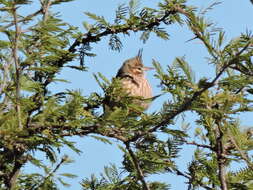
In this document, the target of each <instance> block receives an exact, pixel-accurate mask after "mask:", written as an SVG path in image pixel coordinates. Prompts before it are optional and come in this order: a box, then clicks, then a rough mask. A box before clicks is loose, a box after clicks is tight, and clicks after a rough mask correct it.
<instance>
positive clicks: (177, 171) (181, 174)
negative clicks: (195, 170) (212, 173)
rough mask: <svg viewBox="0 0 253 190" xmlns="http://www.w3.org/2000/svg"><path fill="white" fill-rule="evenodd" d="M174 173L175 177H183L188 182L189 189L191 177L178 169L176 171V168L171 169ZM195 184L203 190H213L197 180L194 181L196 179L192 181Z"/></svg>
mask: <svg viewBox="0 0 253 190" xmlns="http://www.w3.org/2000/svg"><path fill="white" fill-rule="evenodd" d="M173 170H174V171H175V174H176V175H179V176H183V177H185V178H187V179H188V180H189V182H188V183H189V188H188V189H190V187H191V184H190V183H191V182H192V181H193V178H192V176H190V175H186V174H185V173H184V172H181V171H180V170H179V169H177V168H174V169H173ZM194 180H195V181H196V182H197V183H198V185H199V186H201V187H203V188H204V189H206V190H212V189H213V188H210V187H208V186H207V185H205V184H203V183H202V182H201V181H199V180H196V179H194Z"/></svg>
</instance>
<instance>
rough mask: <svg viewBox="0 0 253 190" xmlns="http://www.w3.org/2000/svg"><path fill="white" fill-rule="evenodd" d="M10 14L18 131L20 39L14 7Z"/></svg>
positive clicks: (19, 124) (19, 117) (20, 122)
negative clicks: (11, 19)
mask: <svg viewBox="0 0 253 190" xmlns="http://www.w3.org/2000/svg"><path fill="white" fill-rule="evenodd" d="M12 14H13V19H14V21H13V22H14V25H15V36H14V41H13V47H12V54H13V59H14V64H15V74H16V81H15V82H16V103H15V106H16V111H17V118H18V127H19V128H20V129H22V128H23V126H22V118H21V108H20V90H21V88H20V72H21V70H20V65H19V57H18V48H19V47H18V43H19V37H20V28H19V26H18V18H17V17H18V16H17V8H16V7H15V6H14V7H13V8H12Z"/></svg>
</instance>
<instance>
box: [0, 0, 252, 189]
mask: <svg viewBox="0 0 253 190" xmlns="http://www.w3.org/2000/svg"><path fill="white" fill-rule="evenodd" d="M70 1H72V0H57V1H47V0H41V1H40V5H41V7H40V8H41V9H39V10H38V11H36V12H34V13H33V12H31V14H29V15H28V16H25V15H22V14H20V8H21V7H22V6H24V5H25V6H29V4H30V3H31V1H29V0H15V1H11V0H1V1H0V5H1V8H0V11H1V18H0V20H1V28H0V32H1V36H3V39H0V61H1V63H0V188H1V189H15V190H23V189H26V190H27V189H31V190H35V189H38V190H39V189H41V190H42V189H49V190H50V189H52V190H55V189H59V187H58V186H57V184H58V183H61V184H62V185H64V186H67V187H68V186H69V184H68V183H66V181H65V178H74V177H75V175H74V174H69V173H66V172H62V173H59V168H60V167H62V166H63V165H64V164H69V163H71V162H72V161H71V159H70V158H68V157H67V156H64V157H62V158H61V159H59V158H58V157H59V155H60V153H61V151H62V148H63V147H69V148H70V149H72V150H73V151H74V152H76V153H79V154H80V153H81V150H79V149H77V147H76V145H75V143H74V142H72V141H71V140H70V138H67V137H75V136H87V135H90V136H91V137H93V138H95V139H96V140H99V141H102V142H104V143H107V144H113V143H115V140H117V141H116V142H117V143H118V147H119V149H120V150H121V151H122V152H123V154H124V156H123V160H122V168H121V169H120V170H119V169H117V167H116V166H114V165H111V166H109V167H105V168H104V173H103V174H101V176H100V177H99V178H97V177H95V175H92V176H91V177H90V178H84V180H83V181H82V183H81V185H82V188H83V189H87V190H89V189H92V190H94V189H96V190H121V189H129V190H138V189H140V190H142V189H145V190H167V189H169V187H170V185H169V184H168V183H162V182H159V181H147V179H146V177H148V176H152V175H154V174H161V173H164V174H167V173H172V174H175V175H178V176H183V177H185V178H186V180H187V183H188V189H189V190H190V189H197V188H205V189H218V188H219V189H251V188H252V186H253V185H252V177H253V176H252V170H253V161H252V149H253V140H252V136H253V133H252V129H251V128H249V129H245V130H244V129H243V127H242V126H241V124H240V121H239V119H238V117H239V116H240V114H243V113H250V112H251V111H252V110H253V107H252V94H253V92H252V91H253V90H252V85H253V80H252V75H253V66H252V65H253V64H252V56H253V46H252V44H253V35H252V33H251V32H250V31H246V32H245V33H242V34H241V35H240V36H238V37H236V38H234V39H232V40H231V41H228V42H227V41H226V40H225V32H224V31H223V30H222V29H220V28H217V26H216V25H214V24H213V23H212V22H210V21H207V20H206V19H205V14H206V12H207V11H210V10H211V9H213V7H214V6H216V5H218V4H219V3H214V4H212V5H211V6H209V7H208V8H206V9H204V10H202V11H200V14H197V11H198V8H194V7H191V6H188V3H187V1H186V0H170V1H168V0H163V1H160V2H159V3H158V6H157V8H155V9H154V8H149V7H142V5H141V4H140V2H139V1H136V0H130V1H129V4H128V5H125V4H123V5H119V6H118V8H117V9H116V13H115V19H114V20H113V21H109V20H107V19H106V18H105V17H104V16H98V15H96V14H94V13H86V16H87V17H88V18H89V19H91V20H93V21H94V23H93V24H90V23H88V22H87V21H84V22H83V26H84V27H85V29H86V30H87V32H86V33H82V32H80V31H78V29H77V28H76V27H73V26H71V25H70V24H69V23H66V22H64V21H63V20H61V18H60V16H59V15H58V14H55V13H54V12H53V11H52V9H50V8H51V7H52V6H55V5H61V3H67V2H70ZM49 10H50V11H49ZM182 18H183V19H182ZM177 23H178V24H180V25H187V26H188V28H189V30H190V31H191V32H192V34H193V35H194V36H193V39H192V40H195V39H198V40H200V41H201V42H202V44H203V46H204V48H205V49H206V51H207V52H208V53H209V57H208V63H211V65H212V66H213V70H214V71H216V75H215V76H213V78H211V79H207V78H206V77H205V76H203V77H202V78H200V79H198V81H197V80H196V79H195V77H194V71H193V70H192V69H191V63H190V62H188V61H187V56H185V57H177V58H175V61H174V62H173V63H172V64H169V65H167V66H166V68H162V66H161V64H160V63H158V62H157V61H155V60H153V65H154V67H155V69H156V74H155V77H156V78H157V79H158V80H159V81H160V88H161V90H162V91H163V94H166V95H168V96H167V97H169V98H168V99H167V100H166V101H165V103H164V105H163V108H162V109H161V110H157V111H156V112H155V113H145V112H144V110H143V108H142V107H141V106H140V102H141V101H147V102H149V101H152V100H154V99H155V98H158V97H159V96H156V97H154V98H151V99H150V100H143V98H142V97H132V96H129V94H128V93H126V92H125V91H124V89H123V88H122V83H121V81H120V79H118V78H114V79H112V81H110V80H108V79H107V78H106V77H105V76H104V75H103V74H102V73H98V74H97V75H94V78H95V80H96V81H97V82H98V85H99V86H100V87H101V89H102V90H103V92H104V95H101V94H97V93H96V92H94V93H91V94H89V95H87V96H84V95H83V94H82V92H80V90H64V91H61V92H58V93H55V92H50V91H49V85H52V84H53V83H54V82H56V81H57V82H67V81H66V80H65V79H64V78H63V79H58V78H57V75H58V74H59V73H60V72H61V71H62V69H64V68H65V67H67V68H71V69H75V70H77V71H85V72H88V68H87V66H86V62H85V57H86V56H95V54H94V53H93V52H91V50H92V45H93V43H98V42H100V40H102V38H103V37H106V36H108V39H109V48H111V49H112V50H116V51H120V50H121V49H122V48H123V45H124V44H123V42H122V39H121V38H122V36H124V35H128V36H130V35H131V34H132V33H136V32H140V40H141V41H143V42H144V43H145V42H146V41H147V40H148V39H149V37H150V36H151V35H152V33H153V34H155V35H156V36H157V37H159V38H161V39H164V40H168V39H169V33H168V27H169V26H170V25H172V24H177ZM121 34H123V35H121ZM75 59H79V61H80V64H77V65H75V64H74V63H71V62H72V61H73V60H75ZM102 108H103V111H102ZM186 111H191V112H192V114H194V115H195V116H196V117H192V118H191V119H194V121H188V120H187V119H188V118H187V117H186V116H185V115H183V114H184V112H186ZM180 115H183V116H184V122H185V123H187V124H186V127H183V129H182V128H176V124H177V119H178V118H179V116H180ZM189 122H191V125H192V124H193V123H195V126H194V129H195V134H194V135H192V134H191V133H190V131H189V129H188V128H189V127H188V125H189V124H188V123H189ZM193 140H194V141H193ZM188 145H191V146H195V147H196V148H195V150H194V157H193V160H192V161H189V164H188V168H187V170H188V171H180V169H179V168H180V167H179V166H178V162H177V161H178V158H179V157H180V156H181V153H182V152H181V150H182V147H183V146H188ZM37 152H40V153H43V155H44V158H45V160H46V161H41V160H39V159H38V157H37V154H36V153H37ZM241 162H243V163H244V165H243V167H242V168H240V166H241ZM27 163H30V164H32V165H34V166H35V167H38V168H39V169H41V170H42V171H44V174H43V175H42V174H41V173H28V172H27V171H23V170H22V169H23V168H24V167H23V166H24V165H26V164H27ZM234 164H235V165H236V166H237V168H238V169H236V171H235V170H234V169H231V166H233V165H234ZM226 185H227V186H228V188H225V187H224V186H226Z"/></svg>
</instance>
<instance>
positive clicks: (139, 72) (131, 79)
mask: <svg viewBox="0 0 253 190" xmlns="http://www.w3.org/2000/svg"><path fill="white" fill-rule="evenodd" d="M152 69H153V68H152V67H146V66H144V65H143V61H142V50H139V52H138V54H137V55H136V56H135V57H133V58H130V59H127V60H126V61H124V62H123V64H122V66H121V67H120V69H119V70H118V72H117V74H116V76H115V77H114V78H113V80H112V85H110V86H109V87H108V88H107V90H106V95H105V99H104V102H103V107H104V116H108V113H111V112H112V111H114V110H116V108H120V109H123V110H128V111H130V112H128V113H129V114H131V115H132V116H138V115H139V114H140V112H142V111H145V110H146V109H147V108H148V107H149V105H150V102H151V100H152V98H153V97H152V88H151V85H150V84H149V82H148V80H147V78H146V76H145V72H146V71H149V70H152ZM127 105H128V106H127ZM129 106H130V107H129Z"/></svg>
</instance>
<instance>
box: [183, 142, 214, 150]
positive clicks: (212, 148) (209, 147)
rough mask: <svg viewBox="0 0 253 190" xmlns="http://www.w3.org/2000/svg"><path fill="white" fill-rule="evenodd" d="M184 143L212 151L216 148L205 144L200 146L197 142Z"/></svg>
mask: <svg viewBox="0 0 253 190" xmlns="http://www.w3.org/2000/svg"><path fill="white" fill-rule="evenodd" d="M184 143H186V144H188V145H194V146H197V147H201V148H208V149H210V150H214V147H212V146H209V145H205V144H198V143H196V142H195V141H192V142H188V141H184Z"/></svg>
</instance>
